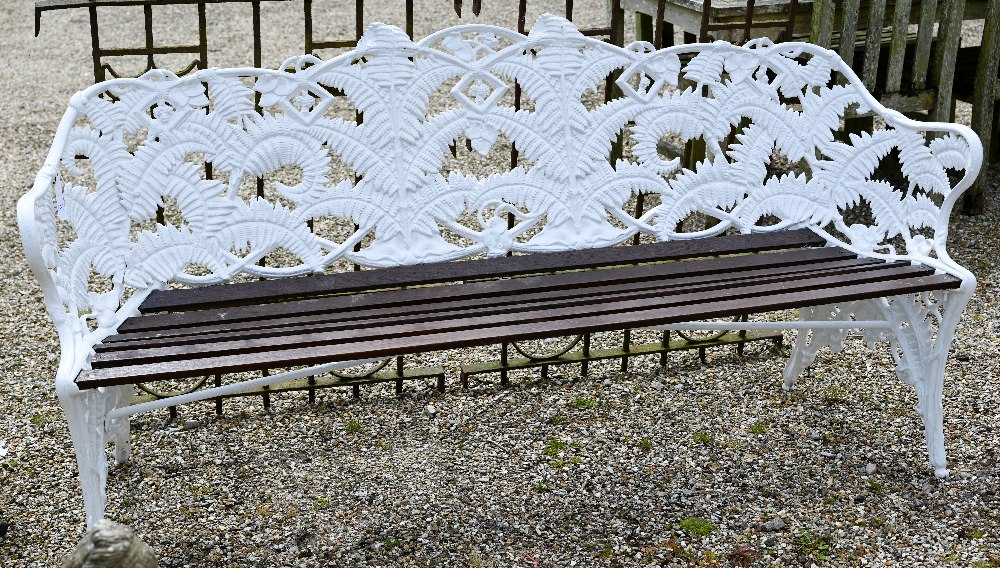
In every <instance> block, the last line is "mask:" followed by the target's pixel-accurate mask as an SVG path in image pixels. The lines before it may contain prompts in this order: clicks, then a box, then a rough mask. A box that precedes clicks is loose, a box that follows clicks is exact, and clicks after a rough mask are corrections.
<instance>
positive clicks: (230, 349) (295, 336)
mask: <svg viewBox="0 0 1000 568" xmlns="http://www.w3.org/2000/svg"><path fill="white" fill-rule="evenodd" d="M929 272H931V271H929V270H928V269H927V268H926V267H922V266H909V265H895V266H893V267H890V268H886V269H883V270H878V271H862V272H856V273H846V274H835V275H823V276H818V277H815V278H801V279H800V278H791V279H776V280H774V281H765V282H764V283H763V284H749V285H743V286H740V285H735V286H725V285H715V286H712V285H706V286H702V287H695V288H692V289H691V290H690V291H688V290H683V291H679V292H677V293H675V294H661V293H650V294H635V293H628V294H623V295H612V296H611V297H608V298H605V299H603V301H599V300H601V299H599V298H592V299H590V300H589V301H579V302H565V303H560V302H551V301H544V300H542V301H535V302H531V301H527V302H524V303H522V304H521V305H519V306H517V309H515V310H514V311H509V312H504V311H499V310H494V309H491V308H490V307H489V306H476V307H473V308H470V309H467V310H464V311H463V312H460V313H456V314H454V317H451V318H448V319H443V320H433V319H432V320H429V321H417V322H412V323H409V322H406V319H405V318H403V322H402V323H399V322H394V321H390V322H387V323H376V322H368V325H363V326H360V327H354V326H351V327H349V328H348V329H344V330H337V331H324V332H313V331H312V330H304V331H303V332H301V333H289V334H285V335H281V336H278V337H267V338H260V339H238V340H231V341H219V342H201V343H196V344H192V345H182V346H174V347H151V348H146V349H132V350H127V351H115V352H105V353H99V354H97V355H96V356H95V357H94V359H93V361H92V366H93V368H94V369H101V368H107V367H110V366H117V365H139V364H148V363H155V362H162V361H169V360H172V359H175V358H177V357H184V358H198V357H213V356H219V355H228V354H237V353H247V354H249V353H258V352H264V351H277V350H281V349H285V348H289V347H305V346H310V345H312V346H320V345H324V344H329V343H341V342H366V341H370V340H372V339H374V338H380V337H403V336H410V335H420V334H427V333H441V332H444V331H452V330H460V329H476V328H489V327H494V326H497V325H505V324H513V323H517V322H524V323H527V322H540V321H550V320H557V319H571V318H577V317H581V316H591V315H593V316H596V315H609V314H615V313H627V312H632V313H636V312H641V311H643V310H649V309H655V308H663V307H665V306H677V305H695V306H696V305H701V304H706V303H711V302H715V301H719V300H722V299H726V298H751V297H758V298H762V297H766V296H768V295H771V294H777V293H784V292H790V291H799V292H806V291H810V290H816V289H821V288H826V287H830V286H839V285H845V284H857V283H867V282H885V283H886V285H887V287H888V288H891V287H892V280H893V279H902V278H908V277H914V276H926V275H928V273H929ZM390 319H391V318H390Z"/></svg>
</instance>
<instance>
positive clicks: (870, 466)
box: [865, 463, 876, 475]
mask: <svg viewBox="0 0 1000 568" xmlns="http://www.w3.org/2000/svg"><path fill="white" fill-rule="evenodd" d="M875 469H876V468H875V464H873V463H870V464H868V465H866V466H865V473H866V474H867V475H871V474H873V473H875Z"/></svg>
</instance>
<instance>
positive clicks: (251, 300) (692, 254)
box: [139, 229, 826, 313]
mask: <svg viewBox="0 0 1000 568" xmlns="http://www.w3.org/2000/svg"><path fill="white" fill-rule="evenodd" d="M824 244H826V240H825V239H823V237H821V236H819V235H817V234H816V233H814V232H813V231H811V230H809V229H796V230H789V231H776V232H774V233H754V234H749V235H725V236H719V237H711V238H702V239H693V240H684V241H664V242H656V243H649V244H645V245H643V246H635V247H628V246H624V247H621V246H620V247H604V248H597V249H583V250H573V251H562V252H552V253H537V254H530V255H518V256H509V257H500V258H491V259H482V260H468V261H461V262H433V263H425V264H419V265H411V266H397V267H389V268H380V269H378V270H365V271H360V272H346V273H340V274H332V275H322V276H308V277H302V278H285V279H279V280H267V281H262V282H244V283H237V284H226V285H224V286H208V287H205V288H193V289H183V290H157V291H154V292H152V293H150V295H149V296H148V297H147V298H146V299H145V301H144V302H143V303H142V305H140V306H139V311H140V312H142V313H150V312H163V311H176V310H194V309H204V308H211V307H219V306H234V305H241V304H255V303H261V302H264V303H267V302H276V301H284V300H288V299H292V298H300V297H303V296H310V295H316V294H333V293H350V292H363V291H368V290H373V289H379V288H395V287H401V286H421V285H427V284H439V283H442V282H452V281H456V280H470V279H477V278H482V279H487V278H505V277H511V276H521V275H526V274H536V273H540V272H553V271H559V270H579V269H588V268H600V267H605V266H614V265H618V264H629V263H641V262H657V261H667V260H684V259H690V258H698V257H702V256H715V255H725V254H741V253H752V252H763V251H768V250H780V249H787V248H796V247H816V246H822V245H824Z"/></svg>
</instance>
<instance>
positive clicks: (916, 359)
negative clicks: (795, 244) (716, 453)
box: [784, 286, 972, 479]
mask: <svg viewBox="0 0 1000 568" xmlns="http://www.w3.org/2000/svg"><path fill="white" fill-rule="evenodd" d="M967 288H968V289H966V287H963V288H962V289H959V290H953V291H941V292H935V293H934V294H933V295H931V294H929V293H923V294H914V295H904V296H893V297H891V298H880V299H876V300H865V301H859V302H851V303H849V304H844V305H838V306H819V307H815V308H806V309H803V310H801V312H800V314H801V316H800V318H801V319H802V320H803V321H844V322H845V326H846V327H845V328H844V329H822V330H820V329H814V330H810V331H809V332H807V330H801V331H800V332H799V336H798V337H797V338H796V340H795V346H794V347H793V349H792V357H791V359H789V361H788V363H787V364H786V365H785V381H784V388H785V389H786V390H787V389H790V388H792V385H794V384H795V379H796V378H797V377H798V376H799V374H800V373H801V372H802V370H803V369H805V368H806V367H807V366H809V365H810V364H811V363H812V362H813V360H814V359H815V358H816V352H817V351H818V350H819V349H820V348H822V347H830V348H831V349H832V350H833V351H839V350H840V348H842V347H843V342H844V337H845V335H846V332H847V329H849V328H850V327H851V326H850V320H851V317H852V316H854V317H855V318H856V319H858V320H881V321H885V322H887V323H888V324H889V329H884V330H878V329H876V330H863V331H864V339H865V341H867V342H869V343H873V342H874V341H876V340H888V341H889V343H890V345H891V352H892V356H893V359H894V360H895V362H896V374H897V375H898V376H899V378H900V379H902V380H903V381H904V382H906V383H907V384H910V385H913V388H914V389H916V391H917V401H918V402H917V407H916V410H917V413H918V414H919V415H920V418H921V420H922V421H923V423H924V437H925V439H926V441H927V456H928V458H929V459H930V462H931V465H932V466H933V467H934V475H936V476H937V477H939V478H942V479H943V478H946V477H948V462H947V458H946V456H945V450H944V409H943V405H942V394H943V391H944V371H945V364H946V362H947V359H948V349H949V348H950V347H951V342H952V339H953V338H954V337H955V329H956V327H957V326H958V320H959V318H960V317H961V315H962V310H963V309H965V305H966V304H967V303H968V302H969V298H970V297H971V296H972V290H971V288H972V287H971V286H968V287H967Z"/></svg>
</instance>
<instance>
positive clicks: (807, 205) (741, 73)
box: [18, 16, 982, 524]
mask: <svg viewBox="0 0 1000 568" xmlns="http://www.w3.org/2000/svg"><path fill="white" fill-rule="evenodd" d="M616 73H617V74H616ZM609 74H612V75H613V77H615V79H614V81H615V83H616V84H617V87H618V88H619V89H620V90H621V96H619V97H617V98H614V99H613V100H612V101H611V102H609V103H603V102H599V101H597V102H595V101H596V99H597V98H598V97H597V92H598V89H599V88H600V87H601V86H602V85H603V84H604V83H605V80H606V78H607V77H608V76H609ZM515 81H516V82H517V83H518V84H519V85H520V88H521V90H522V95H523V99H524V102H525V107H524V110H515V109H514V108H513V107H512V105H511V99H512V95H511V94H512V92H513V91H514V82H515ZM256 97H259V100H257V99H256ZM256 103H259V107H258V106H256ZM261 109H262V110H261ZM356 113H360V114H361V115H363V121H361V122H358V121H357V120H356ZM845 113H874V114H876V115H878V116H879V117H881V119H882V120H883V121H884V125H885V126H884V127H882V128H879V129H877V130H876V131H875V132H874V133H872V134H863V135H860V136H857V135H855V136H850V137H849V138H848V137H839V138H838V137H837V136H836V135H835V133H836V131H837V130H838V128H839V127H840V124H841V122H842V119H843V117H844V115H845ZM619 135H623V136H624V147H625V152H624V154H622V156H623V157H621V158H619V159H616V161H614V162H611V161H609V156H612V155H613V148H614V143H615V141H616V138H617V137H618V136H619ZM667 135H672V136H675V137H679V138H680V139H682V140H696V139H700V140H703V141H704V144H705V147H706V148H707V155H708V158H707V159H706V160H704V161H703V162H701V163H698V164H697V165H696V166H694V167H693V168H692V169H685V168H681V167H680V163H679V161H678V160H667V159H665V158H663V157H662V156H660V155H659V154H658V153H657V150H656V147H657V143H658V142H659V141H660V140H661V139H663V138H664V136H667ZM505 141H506V142H510V141H513V143H514V144H515V146H516V148H517V150H518V151H519V154H520V165H519V166H518V167H515V168H513V169H511V168H507V167H498V166H495V165H491V164H495V161H490V160H483V161H481V162H479V163H478V165H477V166H476V167H477V168H479V170H478V171H477V172H475V173H473V170H472V167H471V166H470V167H469V168H468V169H465V170H463V169H462V168H463V167H464V166H462V165H456V163H454V162H453V161H452V158H451V150H450V145H452V144H456V143H457V144H458V146H459V147H462V146H463V145H465V144H469V145H470V146H471V148H473V149H474V150H475V151H477V152H479V153H481V154H484V155H486V154H489V153H490V151H491V150H496V149H497V148H500V147H501V146H502V145H503V144H504V143H505ZM505 151H509V146H507V150H505ZM981 155H982V150H981V146H980V143H979V140H978V139H977V138H976V136H975V134H973V133H972V132H971V131H970V130H969V129H967V128H964V127H962V126H958V125H952V124H938V123H919V122H915V121H912V120H909V119H907V118H905V117H903V116H902V115H900V114H899V113H897V112H894V111H890V110H886V109H885V108H883V107H882V106H881V105H879V103H878V102H877V101H876V100H875V99H874V98H872V96H871V95H870V94H869V93H867V92H866V91H865V90H864V88H863V87H862V86H861V83H860V82H859V81H858V79H857V77H856V76H855V75H854V74H853V73H852V72H851V70H850V69H849V68H848V67H846V66H845V65H844V64H843V62H842V61H841V60H840V59H839V58H838V57H837V56H836V55H835V54H834V53H833V52H831V51H826V50H823V49H820V48H817V47H815V46H812V45H809V44H803V43H791V44H781V45H773V44H771V43H770V42H768V41H755V42H751V43H750V44H748V45H746V46H743V47H739V46H733V45H729V44H726V43H714V44H693V45H681V46H676V47H671V48H668V49H663V50H660V51H654V50H653V49H652V48H651V46H650V45H649V44H646V43H641V42H640V43H636V44H632V45H629V46H628V47H626V48H620V47H615V46H613V45H610V44H607V43H604V42H602V41H599V40H595V39H592V38H587V37H584V36H583V35H581V34H580V33H579V32H578V31H577V30H576V29H575V28H574V27H573V25H572V24H571V23H570V22H568V21H566V20H563V19H561V18H557V17H553V16H544V17H542V18H541V19H539V21H538V22H537V23H536V24H535V26H534V27H533V28H532V30H531V32H530V34H529V35H527V36H523V35H520V34H518V33H515V32H512V31H510V30H506V29H502V28H495V27H488V26H480V25H471V26H462V27H457V28H451V29H447V30H444V31H441V32H439V33H436V34H434V35H431V36H429V37H427V38H425V39H423V40H421V41H419V42H413V41H411V40H410V39H409V38H407V37H406V35H405V34H403V32H401V31H400V30H399V29H397V28H395V27H392V26H386V25H381V24H376V25H373V26H372V27H370V28H369V29H368V31H367V32H366V33H365V35H364V37H363V38H362V39H361V41H360V43H359V45H358V47H357V49H356V50H354V51H353V52H351V53H347V54H345V55H342V56H340V57H337V58H336V59H332V60H330V61H321V60H319V59H317V58H315V57H313V56H303V57H298V58H295V59H292V60H289V61H288V62H286V64H285V65H284V66H283V67H282V68H281V70H266V69H209V70H205V71H201V72H198V73H196V74H194V75H191V76H189V77H185V78H178V77H176V76H174V75H172V74H170V73H169V72H163V71H151V72H149V73H147V74H145V75H144V76H143V77H141V78H139V79H117V80H112V81H108V82H105V83H101V84H98V85H95V86H93V87H90V88H88V89H86V90H84V91H82V92H80V93H77V94H76V95H75V96H74V97H73V98H72V101H71V103H70V108H69V110H68V111H67V112H66V115H65V117H64V118H63V120H62V123H61V124H60V126H59V129H58V132H57V134H56V137H55V141H54V143H53V146H52V149H51V151H50V152H49V154H48V157H47V159H46V161H45V165H44V166H43V168H42V170H41V172H40V173H39V175H38V178H37V180H36V182H35V185H34V187H33V188H32V189H31V190H30V192H29V193H28V194H27V195H25V196H24V197H23V198H22V199H21V200H20V202H19V204H18V220H19V223H20V227H21V235H22V238H23V241H24V247H25V251H26V253H27V257H28V260H29V262H30V265H31V268H32V270H33V271H34V273H35V275H36V277H37V278H38V280H39V282H40V284H41V288H42V290H43V292H44V297H45V303H46V307H47V309H48V311H49V313H50V314H51V316H52V318H53V320H54V321H55V323H56V327H57V329H58V333H59V339H60V342H61V348H62V358H61V360H60V363H59V369H58V373H57V375H56V390H57V392H58V395H59V399H60V402H61V404H62V406H63V408H64V409H65V411H66V413H67V416H68V418H69V423H70V430H71V433H72V437H73V443H74V446H75V449H76V455H77V460H78V463H79V468H80V481H81V484H82V485H83V493H84V501H85V506H86V514H87V522H88V524H92V523H94V522H95V521H96V520H97V519H99V518H101V517H102V516H103V514H104V509H105V504H106V495H105V483H106V477H107V457H106V455H105V449H106V443H108V442H113V443H114V446H115V449H114V459H115V460H116V461H117V462H123V461H125V460H127V459H128V457H129V453H130V447H129V416H130V415H132V414H135V413H138V412H144V411H149V410H153V409H157V408H163V407H167V406H174V405H178V404H184V403H187V402H193V401H196V400H205V399H211V398H213V397H217V396H222V395H229V394H233V393H235V392H237V391H240V390H241V389H242V390H246V389H252V388H258V389H259V388H261V387H262V386H263V385H271V384H274V383H278V382H282V381H289V380H293V379H306V378H308V377H310V376H315V375H319V374H321V373H327V372H329V371H331V370H334V369H342V368H345V367H348V366H350V365H356V364H358V362H359V361H369V360H373V359H378V358H385V357H393V356H397V355H408V354H415V353H421V352H426V351H428V350H436V349H444V348H461V347H466V346H472V345H485V344H493V343H499V342H502V341H517V340H523V339H538V338H549V337H556V336H565V335H569V334H578V333H587V332H597V331H611V330H623V329H628V328H639V327H658V328H661V329H662V328H663V327H664V326H666V327H673V328H676V329H691V328H697V327H698V326H712V325H713V324H710V323H699V320H702V321H704V320H705V319H708V318H721V317H730V316H744V315H747V314H759V313H765V312H772V311H777V310H786V309H798V310H799V312H798V313H799V314H800V318H799V320H798V321H775V322H773V323H770V322H746V323H742V324H740V323H734V324H727V327H729V328H733V329H756V328H759V327H769V328H777V329H797V330H799V333H798V339H797V340H796V341H795V344H794V347H793V353H792V356H791V359H790V360H789V361H788V364H787V369H786V372H785V382H784V385H785V387H786V388H790V387H791V386H792V383H793V381H794V380H795V378H796V377H797V376H798V375H799V374H800V372H801V371H802V370H803V369H804V368H805V367H806V366H807V365H809V364H810V363H811V362H812V361H813V358H814V356H815V354H816V352H817V350H818V349H819V348H821V347H823V346H831V347H836V346H838V344H839V343H840V342H842V341H843V338H844V336H845V332H846V331H848V330H850V329H861V330H863V333H864V337H865V338H866V339H867V340H869V341H875V340H887V341H889V342H890V344H891V351H892V354H893V357H894V358H895V359H896V364H897V371H898V374H899V376H900V377H901V378H902V379H903V380H904V381H906V382H908V383H910V384H912V385H913V386H914V387H915V388H916V391H917V396H918V399H919V405H918V407H917V411H918V412H919V414H920V416H921V417H922V419H923V422H924V426H925V436H926V442H927V449H928V453H929V456H930V461H931V464H932V465H933V468H934V472H935V474H936V475H938V476H939V477H944V476H947V475H948V470H947V467H946V461H945V450H944V439H943V424H942V402H941V400H942V385H943V379H944V368H945V359H946V357H947V353H948V349H949V345H950V343H951V340H952V337H953V335H954V331H955V327H956V325H957V322H958V320H959V317H960V314H961V312H962V310H963V308H964V306H965V304H966V303H967V301H968V300H969V298H970V296H971V294H972V292H973V289H974V287H975V279H974V277H973V275H972V274H971V273H969V271H967V270H965V269H964V268H962V267H961V266H959V265H957V264H956V263H955V262H954V261H952V259H951V258H950V257H949V255H948V252H947V249H946V241H947V236H948V216H949V213H950V212H951V209H952V206H953V205H954V203H955V201H956V200H957V199H958V197H959V195H960V194H961V193H962V191H963V190H965V189H966V188H967V187H969V185H970V184H971V183H972V181H973V179H974V178H975V177H976V175H977V173H978V171H979V167H980V162H981ZM775 156H777V157H780V158H781V159H782V160H783V161H784V162H785V163H790V164H792V165H793V166H794V171H793V172H792V173H788V174H783V175H777V174H772V173H769V172H770V171H771V170H769V165H771V164H772V163H773V161H774V159H775ZM887 162H893V163H894V164H895V165H896V169H897V170H898V171H899V172H901V173H897V177H898V178H899V179H898V180H897V181H896V183H895V184H892V183H889V182H888V181H886V180H884V179H882V177H881V176H883V174H882V173H880V172H882V171H883V169H888V170H891V169H892V168H891V167H886V168H880V165H883V166H885V165H886V163H887ZM206 163H208V164H210V167H206V166H205V164H206ZM890 165H891V164H890ZM483 168H487V172H486V173H483ZM490 168H492V169H490ZM487 174H488V175H487ZM282 176H284V177H282ZM259 179H264V180H272V181H265V182H260V181H258V180H259ZM275 179H277V180H280V181H281V182H282V183H275V182H274V181H273V180H275ZM639 193H642V194H643V196H644V197H645V203H646V205H647V207H646V208H645V210H639V211H636V210H635V207H634V202H635V199H636V196H637V195H638V194H639ZM692 216H701V217H707V218H710V219H713V220H714V221H715V223H714V224H712V225H710V226H708V228H705V227H706V224H705V223H702V224H701V225H699V226H698V227H697V228H696V229H695V230H689V229H687V228H686V227H689V226H690V224H689V223H688V224H685V220H686V219H690V218H691V217H692ZM845 217H846V218H848V219H855V221H854V222H852V221H847V220H845ZM857 219H867V221H858V220H857ZM635 235H641V236H642V238H643V240H644V241H646V242H644V243H643V244H638V245H634V246H618V245H622V244H623V243H625V241H627V240H630V239H632V238H633V237H634V236H635ZM652 241H655V242H652ZM508 253H512V255H508ZM265 257H267V262H266V263H261V262H260V261H261V260H262V259H263V258H265ZM470 257H475V258H470ZM353 264H357V265H361V266H363V267H365V268H366V269H365V270H362V271H360V272H355V271H353V270H352V265H353ZM714 325H715V327H718V324H714ZM263 371H269V372H270V374H268V373H262V372H263ZM249 372H255V373H257V374H255V375H248V374H247V373H249ZM239 373H244V374H243V375H240V374H239ZM211 375H217V376H220V377H222V376H224V377H226V379H225V381H221V382H222V383H223V384H221V386H218V387H215V388H206V389H203V390H199V391H195V392H191V393H188V394H184V395H180V396H176V397H173V398H167V399H164V400H154V401H150V402H144V403H138V404H133V403H132V402H131V401H132V399H133V396H134V393H135V390H134V389H135V386H134V385H136V384H137V383H154V384H155V383H156V382H157V381H160V380H165V379H180V378H189V377H203V376H211ZM247 377H250V378H247Z"/></svg>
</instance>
